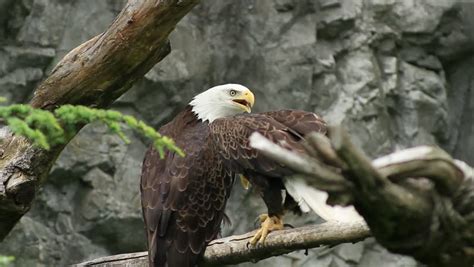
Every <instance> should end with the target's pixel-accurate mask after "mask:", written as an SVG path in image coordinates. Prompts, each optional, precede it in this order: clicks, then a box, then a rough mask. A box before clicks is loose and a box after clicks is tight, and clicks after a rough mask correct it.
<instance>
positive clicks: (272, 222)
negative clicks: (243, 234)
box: [249, 214, 283, 246]
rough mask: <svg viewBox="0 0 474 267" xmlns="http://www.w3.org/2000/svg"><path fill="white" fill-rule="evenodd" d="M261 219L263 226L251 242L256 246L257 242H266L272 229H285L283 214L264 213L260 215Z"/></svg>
mask: <svg viewBox="0 0 474 267" xmlns="http://www.w3.org/2000/svg"><path fill="white" fill-rule="evenodd" d="M259 220H260V222H261V227H260V229H259V230H258V231H257V233H255V235H254V236H253V238H252V239H251V240H250V242H249V243H250V244H251V245H252V246H255V244H257V242H258V243H259V244H263V243H265V239H266V238H267V235H268V233H270V232H271V231H275V230H282V229H283V219H282V217H281V216H278V215H275V216H268V215H267V214H262V215H260V216H259Z"/></svg>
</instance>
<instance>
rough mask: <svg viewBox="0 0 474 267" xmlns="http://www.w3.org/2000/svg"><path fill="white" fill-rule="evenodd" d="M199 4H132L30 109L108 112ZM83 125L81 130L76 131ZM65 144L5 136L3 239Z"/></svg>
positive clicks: (60, 68)
mask: <svg viewBox="0 0 474 267" xmlns="http://www.w3.org/2000/svg"><path fill="white" fill-rule="evenodd" d="M198 2H199V1H198V0H185V1H172V0H169V1H159V0H156V1H153V0H133V1H128V3H127V4H126V6H125V7H124V8H123V10H122V11H121V12H120V14H119V15H118V16H117V18H116V19H115V20H114V21H113V23H112V24H111V25H110V26H109V28H108V29H107V30H106V31H105V32H103V33H101V34H99V35H97V36H96V37H94V38H92V39H90V40H89V41H87V42H85V43H83V44H82V45H80V46H78V47H77V48H75V49H74V50H72V51H71V52H69V54H67V55H66V56H65V57H64V58H63V59H62V60H61V61H60V62H59V63H58V64H57V66H56V67H55V68H54V69H53V71H52V72H51V74H50V76H49V77H48V78H46V80H44V81H43V82H42V83H41V84H40V85H39V86H38V88H37V89H36V91H35V94H34V97H33V99H32V100H31V105H32V106H33V107H36V108H43V109H48V110H54V109H55V108H57V107H58V106H60V105H64V104H76V105H85V106H90V107H98V108H104V107H108V106H109V105H110V104H111V103H112V102H113V101H114V100H116V99H117V98H118V97H119V96H121V95H122V94H123V93H125V92H126V91H127V90H128V89H129V88H130V87H131V86H132V84H133V83H134V82H135V81H137V80H138V79H140V78H142V77H143V75H145V73H147V72H148V70H150V69H151V68H152V67H153V66H154V65H155V64H156V63H157V62H159V61H161V60H162V59H163V58H164V57H165V56H166V55H168V54H169V52H170V45H169V41H168V36H169V34H170V33H171V31H172V30H173V29H174V28H175V26H176V24H177V23H178V22H179V21H180V19H181V18H182V17H183V16H184V15H186V14H187V13H188V12H189V11H190V10H191V9H192V7H194V6H195V5H196V4H197V3H198ZM82 126H83V125H78V127H77V131H79V129H80V128H81V127H82ZM64 146H65V144H64V145H61V146H58V147H55V148H53V149H51V150H50V151H45V150H41V149H38V148H35V147H34V146H32V144H31V143H30V142H29V141H28V140H26V139H25V138H22V137H19V136H12V135H11V134H10V133H9V132H8V131H7V130H6V129H5V128H4V129H3V130H2V131H0V152H1V155H0V170H1V172H0V240H3V238H5V236H6V235H7V234H8V233H9V232H10V230H11V229H12V228H13V226H14V225H15V224H16V223H17V222H18V220H19V219H20V218H21V217H22V216H23V215H24V214H25V213H26V212H27V211H28V210H29V209H30V207H31V204H32V201H33V199H34V196H35V193H36V191H37V189H38V188H39V187H40V186H41V184H42V182H44V180H45V179H46V176H47V175H48V173H49V171H50V169H51V166H52V165H53V163H54V161H55V160H56V158H57V157H58V155H59V153H60V152H61V151H62V149H63V148H64Z"/></svg>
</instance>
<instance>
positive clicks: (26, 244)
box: [0, 0, 474, 267]
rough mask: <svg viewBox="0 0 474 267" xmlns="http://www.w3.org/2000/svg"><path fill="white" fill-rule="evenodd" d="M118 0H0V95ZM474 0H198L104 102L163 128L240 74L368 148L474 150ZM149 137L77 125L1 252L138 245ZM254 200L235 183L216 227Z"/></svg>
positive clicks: (244, 214) (315, 258)
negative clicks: (128, 140)
mask: <svg viewBox="0 0 474 267" xmlns="http://www.w3.org/2000/svg"><path fill="white" fill-rule="evenodd" d="M124 2H125V1H123V0H101V1H97V0H81V1H73V0H16V1H15V0H0V95H1V96H5V97H7V98H8V99H10V101H11V102H26V101H28V99H29V98H30V96H31V94H32V91H33V89H34V88H35V86H36V85H37V84H38V82H39V81H40V80H41V79H43V78H44V77H45V76H46V75H47V74H48V71H49V70H50V69H51V68H52V66H54V64H55V62H57V61H58V60H59V59H60V58H61V57H62V56H63V55H64V54H65V53H66V52H67V51H69V50H70V49H72V48H73V47H75V46H77V45H78V44H80V43H81V42H83V41H85V40H87V39H89V38H90V37H92V36H94V35H95V34H98V33H100V32H101V31H102V30H104V29H105V28H106V27H107V25H108V24H109V23H110V22H111V21H112V20H113V18H114V16H115V15H116V14H117V13H118V11H120V9H121V7H122V6H123V4H124ZM433 2H435V3H433ZM471 10H474V8H473V6H472V5H470V4H467V3H457V1H455V0H439V1H395V0H354V1H342V0H319V1H310V0H304V1H296V0H278V1H271V0H261V1H260V0H259V1H250V0H242V1H230V0H225V1H211V0H202V3H201V4H200V5H199V6H197V7H196V8H195V9H194V10H193V12H192V13H191V14H189V15H188V16H187V17H185V19H184V20H183V21H182V22H181V23H180V24H179V26H178V27H177V29H176V31H175V32H174V33H173V36H172V47H173V51H172V53H171V54H170V55H169V56H168V57H167V58H166V59H165V60H164V61H163V62H161V63H160V64H159V65H157V66H156V67H155V68H154V69H153V70H151V71H150V72H149V73H148V74H147V75H146V77H145V79H143V80H142V81H140V82H139V83H137V84H136V85H135V86H134V88H133V89H132V90H130V91H129V92H128V93H127V94H126V95H124V96H123V97H122V98H120V99H119V101H117V102H116V103H115V104H114V106H113V108H114V109H117V110H120V111H123V112H126V113H130V114H134V115H136V116H138V117H140V118H142V119H145V120H146V121H148V122H149V123H151V124H152V125H154V126H156V127H159V126H160V125H161V124H162V123H163V122H165V121H167V120H169V119H170V118H171V117H172V115H173V114H175V113H176V112H177V111H178V110H180V109H181V108H182V107H183V106H184V105H185V104H186V103H187V102H188V101H189V99H190V98H191V97H192V96H193V95H194V94H196V93H198V92H200V91H202V90H204V89H206V88H208V87H210V86H212V85H216V84H220V83H226V82H237V83H242V84H245V85H247V86H248V87H250V88H251V89H252V90H253V91H254V92H255V93H256V99H257V105H256V108H255V110H256V111H264V110H271V109H279V108H298V109H305V110H309V111H315V112H318V113H320V114H321V115H323V116H324V117H325V118H326V120H327V121H328V122H330V123H342V124H344V125H345V126H346V127H347V128H348V129H349V130H350V132H351V134H352V135H353V137H354V140H355V141H356V142H357V144H359V145H360V146H362V147H363V148H364V149H365V150H366V151H367V152H368V153H369V154H370V155H372V156H376V155H380V154H383V153H386V152H389V151H392V150H395V149H398V148H403V147H408V146H413V145H419V144H438V145H440V146H443V147H444V148H445V149H447V150H448V151H449V152H450V153H452V154H453V155H454V156H455V157H457V158H460V159H462V160H465V161H467V162H469V163H470V164H474V158H473V157H472V152H471V151H473V150H474V138H472V136H473V135H474V117H473V116H472V114H473V113H474V106H473V105H474V104H473V103H474V91H473V89H472V84H473V83H472V78H471V77H473V75H474V68H473V66H474V54H472V53H471V47H473V46H472V40H471V37H472V35H473V34H474V32H473V31H474V28H473V27H471V22H472V21H471V17H472V16H470V15H471V14H472V12H471ZM145 147H146V145H145V142H144V140H141V139H139V138H137V137H133V143H132V145H128V146H127V145H124V144H123V143H122V142H121V141H120V140H119V139H118V138H117V137H115V136H113V135H111V134H109V133H108V132H107V131H106V130H105V129H104V128H103V127H100V126H98V125H89V126H88V127H86V128H85V129H84V130H83V131H82V132H81V133H80V134H79V135H78V136H77V137H76V138H75V139H74V140H73V141H72V142H71V143H70V144H69V145H68V147H67V148H66V150H65V151H64V152H63V153H62V155H61V157H60V158H59V159H58V162H57V164H56V165H55V167H54V169H53V170H52V173H51V175H50V178H49V180H48V182H47V183H46V185H45V186H43V188H42V189H41V190H40V193H39V195H38V197H37V200H36V202H35V205H34V207H33V208H32V209H31V211H30V212H29V213H28V215H27V216H25V217H24V218H23V219H22V220H21V223H20V224H18V225H17V226H16V227H15V229H14V231H13V232H12V233H11V234H10V235H9V236H8V238H7V239H6V240H5V241H4V242H2V243H1V244H0V254H7V255H15V256H16V257H17V260H16V265H17V266H33V265H34V264H38V265H39V266H62V265H65V264H70V263H75V262H79V261H83V260H86V259H91V258H95V257H98V256H103V255H108V254H116V253H123V252H132V251H139V250H143V249H144V248H145V243H144V241H145V238H144V233H143V230H142V222H141V215H140V208H139V195H138V181H139V171H140V165H141V160H142V158H143V154H144V150H145ZM236 211H238V212H236ZM264 211H265V208H264V206H263V203H262V201H261V200H260V199H259V198H258V197H256V196H255V194H254V193H253V192H252V191H249V192H245V191H244V190H243V189H242V188H240V186H239V185H238V184H236V186H235V189H234V190H233V194H232V198H231V200H230V203H229V205H228V213H229V215H230V218H231V220H232V221H233V224H232V225H230V226H225V227H224V230H223V234H224V235H230V234H237V233H243V232H246V231H249V230H251V229H253V227H254V226H253V220H254V218H255V217H256V216H257V215H258V214H259V213H262V212H264ZM288 222H289V223H292V224H293V225H302V224H305V223H314V222H319V219H318V218H316V217H311V216H308V217H304V218H289V219H288ZM268 264H270V266H277V264H278V266H290V264H291V265H292V266H341V267H342V266H354V265H360V266H415V265H416V263H415V262H414V261H413V260H412V259H410V258H406V257H401V256H398V255H393V254H389V253H387V252H386V251H385V250H384V249H382V248H381V247H380V246H378V245H376V244H375V242H374V241H373V240H366V241H364V242H361V243H357V244H349V245H342V246H337V247H335V248H331V249H329V248H323V249H313V250H310V252H309V255H308V256H305V255H304V254H303V252H295V253H292V254H289V255H286V256H282V257H278V258H272V259H267V260H265V261H262V262H260V263H258V264H257V266H258V265H261V266H264V265H267V266H268ZM242 266H250V264H243V265H242ZM252 266H254V265H252Z"/></svg>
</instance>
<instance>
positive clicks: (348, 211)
mask: <svg viewBox="0 0 474 267" xmlns="http://www.w3.org/2000/svg"><path fill="white" fill-rule="evenodd" d="M285 187H286V190H287V192H288V194H290V195H291V196H292V197H293V199H294V200H295V201H296V202H297V203H298V205H299V207H300V209H301V211H302V212H305V213H307V212H309V211H310V208H311V209H312V210H313V211H314V212H316V214H317V215H318V216H320V217H321V218H323V219H324V220H326V221H340V222H354V221H356V220H363V218H362V217H361V216H360V215H359V213H357V211H356V210H355V209H354V207H353V206H349V207H341V206H329V205H328V204H326V200H327V198H328V194H327V193H326V192H324V191H320V190H318V189H316V188H313V187H311V186H309V185H308V184H307V183H306V182H305V181H304V180H303V179H301V178H298V177H295V176H293V177H289V178H286V179H285Z"/></svg>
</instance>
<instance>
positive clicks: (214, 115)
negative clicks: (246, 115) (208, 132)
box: [189, 93, 242, 123]
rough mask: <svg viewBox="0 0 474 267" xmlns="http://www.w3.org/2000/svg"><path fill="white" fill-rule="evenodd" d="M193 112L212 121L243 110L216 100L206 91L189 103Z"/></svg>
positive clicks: (203, 119) (201, 118)
mask: <svg viewBox="0 0 474 267" xmlns="http://www.w3.org/2000/svg"><path fill="white" fill-rule="evenodd" d="M189 106H191V110H192V112H193V113H194V114H195V115H196V117H197V118H198V119H200V120H202V121H203V122H208V123H211V122H213V121H214V120H216V119H219V118H224V117H229V116H233V115H236V114H239V113H242V110H239V109H236V108H234V107H231V106H229V105H228V104H225V103H224V102H223V101H216V100H215V99H214V98H213V97H211V96H208V95H206V94H204V93H202V94H199V95H197V96H196V97H194V99H193V100H192V101H191V102H190V103H189Z"/></svg>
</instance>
